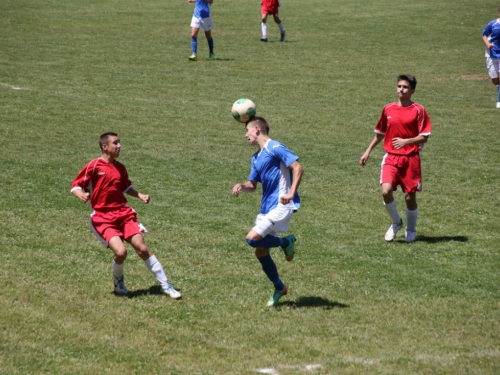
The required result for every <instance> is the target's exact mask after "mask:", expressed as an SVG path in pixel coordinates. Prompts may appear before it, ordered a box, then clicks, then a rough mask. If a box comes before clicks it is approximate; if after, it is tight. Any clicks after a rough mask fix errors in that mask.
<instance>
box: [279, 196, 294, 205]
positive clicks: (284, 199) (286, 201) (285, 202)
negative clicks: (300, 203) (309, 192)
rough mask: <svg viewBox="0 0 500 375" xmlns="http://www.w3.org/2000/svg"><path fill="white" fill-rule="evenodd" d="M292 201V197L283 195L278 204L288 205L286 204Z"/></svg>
mask: <svg viewBox="0 0 500 375" xmlns="http://www.w3.org/2000/svg"><path fill="white" fill-rule="evenodd" d="M292 199H293V195H292V194H287V195H283V196H282V197H280V202H281V204H288V203H290V201H291V200H292Z"/></svg>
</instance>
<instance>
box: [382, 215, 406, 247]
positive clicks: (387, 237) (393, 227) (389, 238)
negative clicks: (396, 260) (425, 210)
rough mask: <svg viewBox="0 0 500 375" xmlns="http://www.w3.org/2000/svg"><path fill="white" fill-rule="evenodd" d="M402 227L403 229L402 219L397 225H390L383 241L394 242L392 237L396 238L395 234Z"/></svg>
mask: <svg viewBox="0 0 500 375" xmlns="http://www.w3.org/2000/svg"><path fill="white" fill-rule="evenodd" d="M402 227H403V219H401V222H400V223H399V224H391V226H390V227H389V229H388V230H387V232H386V233H385V240H386V241H388V242H390V241H392V240H394V237H396V234H397V233H398V231H399V230H400V229H401V228H402Z"/></svg>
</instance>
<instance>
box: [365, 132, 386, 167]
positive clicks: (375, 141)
mask: <svg viewBox="0 0 500 375" xmlns="http://www.w3.org/2000/svg"><path fill="white" fill-rule="evenodd" d="M384 136H385V135H384V134H380V133H376V134H375V137H373V140H372V141H371V143H370V145H369V146H368V148H367V149H366V151H365V153H364V154H363V155H361V158H360V159H359V164H360V165H361V166H362V167H364V166H365V165H366V162H367V161H368V158H369V157H370V152H372V150H373V149H374V148H375V147H376V146H377V145H378V144H379V143H380V142H382V140H383V139H384Z"/></svg>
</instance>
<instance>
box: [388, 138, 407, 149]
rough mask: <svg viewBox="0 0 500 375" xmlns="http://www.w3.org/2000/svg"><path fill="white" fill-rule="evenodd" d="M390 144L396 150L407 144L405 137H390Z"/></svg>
mask: <svg viewBox="0 0 500 375" xmlns="http://www.w3.org/2000/svg"><path fill="white" fill-rule="evenodd" d="M392 145H393V146H394V148H395V149H396V150H399V149H401V148H403V147H404V146H406V145H407V142H406V139H403V138H398V137H396V138H392Z"/></svg>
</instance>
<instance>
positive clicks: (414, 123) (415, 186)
mask: <svg viewBox="0 0 500 375" xmlns="http://www.w3.org/2000/svg"><path fill="white" fill-rule="evenodd" d="M416 87H417V79H416V78H415V77H414V76H413V75H410V74H402V75H400V76H398V78H397V90H396V91H397V95H398V101H397V102H394V103H389V104H387V105H385V106H384V109H383V110H382V115H381V116H380V119H379V121H378V123H377V126H376V127H375V133H376V134H375V137H374V138H373V140H372V141H371V143H370V145H369V146H368V148H367V149H366V151H365V153H364V154H363V155H362V156H361V158H360V160H359V163H360V164H361V166H362V167H364V166H365V165H366V162H367V161H368V158H369V157H370V152H371V151H372V150H373V149H374V148H375V146H377V145H378V144H379V143H380V142H382V140H383V141H384V143H383V147H384V150H385V152H386V154H385V155H384V157H383V159H382V165H381V173H380V185H381V186H382V196H383V199H384V206H385V209H386V210H387V213H388V214H389V217H390V218H391V221H392V224H391V226H390V227H389V229H388V230H387V232H386V234H385V240H386V241H392V240H394V238H395V237H396V234H397V232H398V231H399V229H401V228H402V226H403V219H402V218H401V216H400V215H399V213H398V210H397V208H396V201H395V199H394V195H393V193H394V191H395V190H396V189H397V186H398V185H400V186H401V189H402V190H403V192H404V193H405V200H406V228H405V241H406V242H413V241H415V239H416V237H417V232H416V231H417V229H416V228H417V218H418V206H417V195H416V192H417V191H422V172H421V168H420V149H421V148H422V147H423V144H424V143H426V142H427V140H428V138H429V136H430V134H431V121H430V119H429V115H428V114H427V111H426V110H425V108H424V107H423V106H421V105H420V104H417V103H414V102H413V101H412V95H413V94H414V93H415V89H416Z"/></svg>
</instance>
